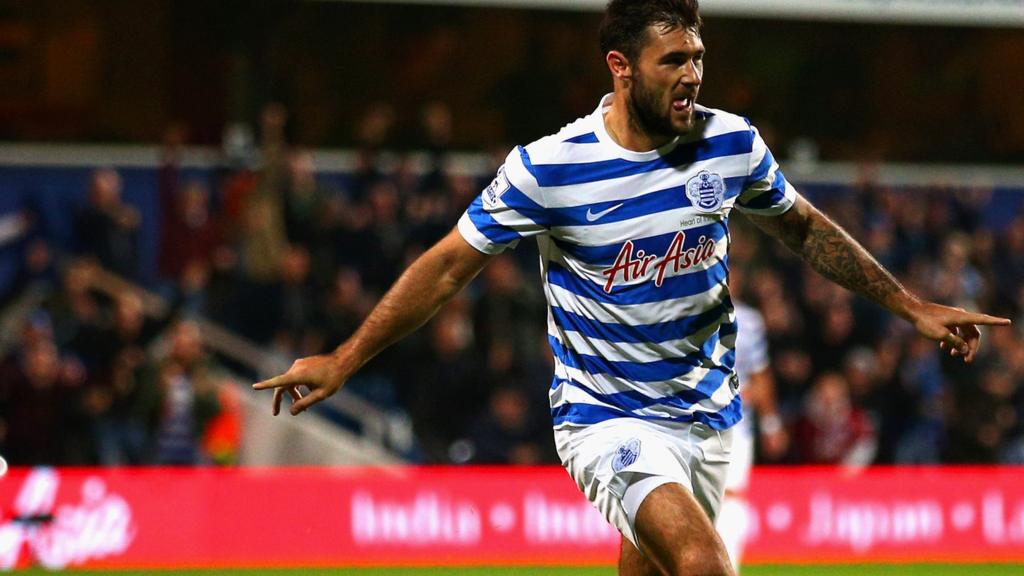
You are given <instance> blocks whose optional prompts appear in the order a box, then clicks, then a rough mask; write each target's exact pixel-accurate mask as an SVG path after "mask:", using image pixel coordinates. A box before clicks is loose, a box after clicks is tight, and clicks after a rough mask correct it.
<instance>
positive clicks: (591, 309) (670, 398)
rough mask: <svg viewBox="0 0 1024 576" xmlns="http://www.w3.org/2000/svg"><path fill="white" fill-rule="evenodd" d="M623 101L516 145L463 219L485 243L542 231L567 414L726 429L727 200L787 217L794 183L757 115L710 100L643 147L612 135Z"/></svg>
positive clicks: (731, 341) (564, 420)
mask: <svg viewBox="0 0 1024 576" xmlns="http://www.w3.org/2000/svg"><path fill="white" fill-rule="evenodd" d="M610 102H611V99H610V95H609V96H605V98H604V99H602V101H601V104H600V105H599V106H598V108H597V110H595V111H594V113H593V114H591V115H589V116H586V117H583V118H580V119H579V120H577V121H575V122H573V123H572V124H569V125H568V126H566V127H564V128H563V129H562V130H560V131H559V132H558V133H557V134H554V135H552V136H548V137H545V138H542V139H540V140H537V141H536V142H533V143H532V144H529V145H527V146H525V147H517V148H515V149H514V150H512V152H511V153H510V154H509V155H508V157H507V158H506V160H505V164H504V166H502V167H501V168H500V169H499V170H498V174H497V177H496V178H495V179H494V181H493V182H492V183H491V184H490V185H489V186H488V187H487V188H486V189H484V191H483V193H482V194H481V195H480V196H479V197H478V198H477V199H476V200H475V201H474V202H473V203H472V204H471V205H470V207H469V208H468V209H467V210H466V212H465V214H463V216H462V218H461V219H460V220H459V231H460V232H461V234H462V236H463V237H464V238H465V239H466V241H467V242H469V243H470V244H471V245H472V246H474V247H475V248H477V249H478V250H480V251H482V252H485V253H488V254H496V253H499V252H501V251H503V250H505V249H507V248H509V247H512V246H514V245H515V244H516V243H518V241H519V240H521V239H523V238H526V237H531V236H534V237H536V238H537V243H538V246H539V248H540V259H541V276H542V278H543V282H544V292H545V295H546V297H547V301H548V340H549V342H550V344H551V348H552V351H553V352H554V357H555V360H556V362H555V375H554V382H553V384H552V387H551V391H550V398H551V413H552V416H553V418H554V424H555V427H561V426H585V425H590V424H594V423H597V422H602V421H605V420H609V419H613V418H642V419H648V420H660V421H674V422H693V421H697V422H703V423H705V424H707V425H709V426H711V427H713V428H716V429H724V428H727V427H729V426H731V425H733V424H735V423H736V422H737V421H738V420H739V418H740V413H741V407H740V399H739V396H738V395H737V390H736V388H737V382H736V377H735V374H734V366H733V364H734V360H735V350H734V347H735V342H736V321H735V312H734V309H733V304H732V301H731V300H730V298H729V289H728V286H727V277H728V251H729V231H728V227H727V223H728V219H729V213H730V211H731V210H732V208H733V206H734V205H735V206H736V207H737V208H739V209H740V210H743V211H749V212H753V213H758V214H780V213H782V212H785V211H786V210H788V209H789V208H790V206H792V204H793V201H794V199H795V194H796V192H795V191H794V190H793V188H792V186H790V185H789V183H787V182H786V179H785V178H784V177H783V175H782V172H781V171H780V170H779V166H778V164H777V163H776V162H775V160H774V158H773V157H772V155H771V153H770V152H769V151H768V148H767V147H766V146H765V144H764V141H763V140H762V139H761V137H760V136H759V135H758V133H757V130H756V129H755V128H753V127H752V126H751V125H750V123H749V122H748V121H747V120H746V119H744V118H741V117H739V116H735V115H733V114H729V113H726V112H722V111H720V110H713V109H708V108H703V107H698V108H697V111H696V114H697V118H696V121H695V126H694V129H693V130H692V131H691V132H690V133H689V134H686V135H683V136H680V137H679V138H677V139H675V140H674V141H673V142H671V143H669V144H667V145H665V146H663V147H661V148H659V149H658V150H652V151H649V152H633V151H630V150H626V149H624V148H622V147H620V146H619V145H618V144H616V143H615V142H614V141H613V140H612V139H611V138H610V137H609V136H608V132H607V130H606V129H605V124H604V113H605V111H606V109H607V107H608V106H609V105H610Z"/></svg>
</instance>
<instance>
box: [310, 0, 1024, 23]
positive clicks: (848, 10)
mask: <svg viewBox="0 0 1024 576" xmlns="http://www.w3.org/2000/svg"><path fill="white" fill-rule="evenodd" d="M307 1H317V2H352V1H359V2H375V3H381V4H435V5H456V6H469V7H479V8H483V7H488V8H534V9H538V8H539V9H554V10H576V11H600V10H603V9H604V6H605V4H606V0H400V1H395V0H307ZM701 11H702V12H703V13H704V14H706V15H708V16H734V17H742V18H778V19H798V20H832V21H853V22H869V23H876V24H925V25H946V26H989V27H999V28H1021V27H1024V0H703V1H702V2H701Z"/></svg>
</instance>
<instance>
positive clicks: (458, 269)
mask: <svg viewBox="0 0 1024 576" xmlns="http://www.w3.org/2000/svg"><path fill="white" fill-rule="evenodd" d="M489 258H490V256H488V255H487V254H483V253H482V252H480V251H478V250H476V249H475V248H473V247H472V246H470V245H469V244H468V243H467V242H466V241H465V240H464V239H463V238H462V236H461V235H460V234H459V232H458V231H457V230H452V231H451V232H450V233H449V234H448V235H447V236H445V237H444V238H443V239H442V240H441V241H440V242H438V243H437V244H435V245H434V246H433V247H432V248H431V249H430V250H428V251H426V252H425V253H424V254H423V255H422V256H420V257H419V258H418V259H416V261H415V262H413V263H412V265H411V266H409V268H408V269H407V270H406V271H405V272H404V273H403V274H402V276H401V277H399V279H398V280H397V281H396V282H395V284H394V285H393V286H392V287H391V289H390V290H388V292H387V294H385V295H384V297H383V298H382V299H381V301H380V302H379V303H378V304H377V306H376V307H375V308H374V309H373V311H372V312H370V315H369V316H368V317H367V318H366V320H365V321H364V322H363V324H362V325H361V326H360V327H359V329H358V330H356V332H355V334H353V335H352V337H351V338H349V339H348V340H346V341H345V342H344V343H343V344H341V346H339V347H338V348H337V349H336V350H335V351H334V352H332V353H330V354H323V355H320V356H310V357H308V358H301V359H299V360H296V361H295V363H294V364H292V367H291V368H290V369H289V370H288V372H286V373H284V374H282V375H280V376H276V377H274V378H271V379H269V380H265V381H263V382H259V383H257V384H254V385H253V388H255V389H257V390H264V389H267V388H273V389H274V414H275V415H276V414H277V413H278V411H279V410H280V407H281V398H282V395H283V394H284V392H288V393H289V394H290V395H291V397H292V399H293V400H294V402H293V404H292V407H291V413H292V414H293V415H295V414H299V413H300V412H302V411H303V410H305V409H306V408H309V407H310V406H311V405H313V404H316V403H317V402H319V401H321V400H323V399H324V398H327V397H328V396H330V395H331V394H334V393H335V392H337V391H338V389H339V388H341V387H342V385H343V384H344V383H345V382H346V381H347V380H348V379H349V378H351V377H352V375H353V374H355V373H356V371H357V370H359V368H361V367H362V366H363V365H364V364H366V363H367V362H369V361H370V359H372V358H373V357H374V356H376V355H377V354H379V353H380V352H381V351H382V350H384V349H385V348H387V347H388V346H389V345H391V344H393V343H394V342H396V341H398V340H400V339H401V338H403V337H404V336H406V335H407V334H409V333H410V332H412V331H413V330H415V329H417V328H419V327H420V326H422V325H423V324H424V323H426V321H427V320H429V319H430V318H431V317H432V316H433V315H434V314H435V313H437V311H438V310H439V309H440V308H441V306H442V305H444V303H445V302H447V301H448V300H450V299H451V298H452V297H453V296H455V294H457V293H458V292H459V291H460V290H462V288H464V287H465V286H466V284H469V282H470V280H472V279H473V278H474V277H475V276H476V275H477V274H478V273H479V272H480V270H482V269H483V267H484V266H485V265H486V264H487V262H488V260H489ZM299 386H306V387H307V388H308V389H309V394H307V395H306V396H305V397H303V396H302V395H301V393H300V392H299V390H298V387H299Z"/></svg>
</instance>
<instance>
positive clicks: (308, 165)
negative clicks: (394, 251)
mask: <svg viewBox="0 0 1024 576" xmlns="http://www.w3.org/2000/svg"><path fill="white" fill-rule="evenodd" d="M337 196H338V194H337V193H336V192H335V191H333V190H331V189H329V188H328V187H326V186H325V185H323V184H322V183H321V182H320V181H319V180H317V177H316V167H315V165H314V163H313V155H312V154H311V153H310V152H309V151H307V150H296V151H294V152H292V153H291V155H290V156H289V159H288V174H287V178H286V180H285V184H284V211H285V214H284V223H285V231H286V233H287V236H288V241H289V242H290V243H291V244H292V245H296V246H300V247H302V248H303V249H304V250H305V251H306V252H308V253H309V257H310V266H311V269H312V271H313V272H312V274H313V277H312V281H313V283H314V285H316V287H317V288H318V289H322V288H325V287H327V286H328V285H329V284H330V282H331V279H332V277H333V274H332V272H333V270H334V267H335V264H334V261H335V258H334V254H333V253H332V249H331V248H332V247H331V238H332V236H333V234H334V228H335V227H336V225H337V222H336V221H337V217H338V211H339V209H340V207H339V205H338V202H337V200H336V197H337Z"/></svg>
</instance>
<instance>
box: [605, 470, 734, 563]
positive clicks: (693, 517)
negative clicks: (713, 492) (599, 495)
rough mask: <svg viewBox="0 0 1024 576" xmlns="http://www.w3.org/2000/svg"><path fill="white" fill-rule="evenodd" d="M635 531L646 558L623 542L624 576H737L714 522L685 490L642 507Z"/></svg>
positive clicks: (666, 492) (669, 489) (676, 488)
mask: <svg viewBox="0 0 1024 576" xmlns="http://www.w3.org/2000/svg"><path fill="white" fill-rule="evenodd" d="M635 527H636V534H637V538H638V540H639V543H640V547H641V549H642V551H643V554H640V552H639V551H637V550H636V548H634V547H633V545H632V544H630V543H629V542H627V541H623V545H622V556H621V557H620V559H619V574H620V575H622V576H646V575H657V574H664V575H667V576H734V574H735V573H734V572H733V569H732V563H731V562H730V561H729V555H728V553H727V552H726V550H725V546H724V545H723V544H722V540H721V538H719V537H718V533H717V532H716V531H715V527H714V526H712V524H711V520H709V519H708V516H707V514H706V513H705V512H704V509H703V508H701V506H700V504H698V503H697V500H696V499H695V498H694V497H693V495H692V494H690V492H689V491H688V490H686V488H684V487H683V486H682V485H680V484H676V483H669V484H663V485H661V486H659V487H658V488H655V489H654V491H653V492H651V493H650V494H649V495H648V496H647V498H645V499H644V501H643V503H642V504H640V509H639V510H638V511H637V514H636V522H635ZM659 570H660V571H659Z"/></svg>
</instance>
